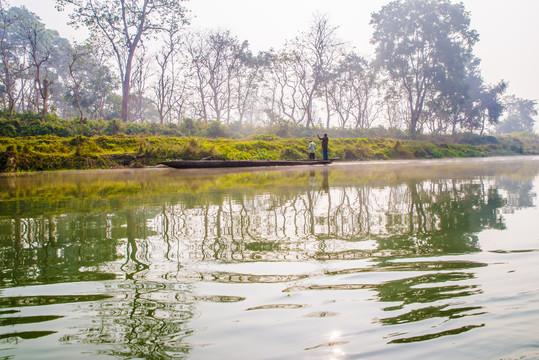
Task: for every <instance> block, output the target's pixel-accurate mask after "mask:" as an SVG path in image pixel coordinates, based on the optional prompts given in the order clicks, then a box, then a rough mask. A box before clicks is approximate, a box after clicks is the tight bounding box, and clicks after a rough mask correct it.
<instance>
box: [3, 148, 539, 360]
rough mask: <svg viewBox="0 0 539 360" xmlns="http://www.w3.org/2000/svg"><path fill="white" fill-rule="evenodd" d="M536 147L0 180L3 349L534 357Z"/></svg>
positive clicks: (202, 355) (537, 319) (538, 350)
mask: <svg viewBox="0 0 539 360" xmlns="http://www.w3.org/2000/svg"><path fill="white" fill-rule="evenodd" d="M538 192H539V157H518V158H489V159H464V160H443V161H437V160H428V161H395V162H369V163H350V164H332V165H330V166H314V167H299V168H298V167H296V168H267V169H266V168H265V169H256V170H253V171H245V170H219V171H215V170H214V171H211V170H207V171H205V170H196V171H194V170H176V169H168V168H153V169H138V170H108V171H80V172H79V171H68V172H47V173H30V174H19V175H2V176H0V258H1V263H2V267H1V274H0V280H1V284H0V358H1V359H74V358H96V359H178V358H185V359H419V358H423V359H448V358H458V359H538V358H539V325H538V324H539V210H538V199H537V194H538Z"/></svg>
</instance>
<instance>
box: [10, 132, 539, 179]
mask: <svg viewBox="0 0 539 360" xmlns="http://www.w3.org/2000/svg"><path fill="white" fill-rule="evenodd" d="M308 142H309V139H307V138H303V139H290V138H287V139H281V138H278V137H275V136H273V135H271V136H270V135H268V136H261V135H260V136H258V137H256V138H254V139H241V140H234V139H208V138H194V137H170V136H150V137H142V136H128V135H123V134H121V135H114V136H95V137H84V136H75V137H57V136H52V135H44V136H31V137H17V138H10V137H0V171H2V172H8V171H35V170H60V169H94V168H114V167H140V166H151V165H156V164H158V163H159V162H162V161H165V160H170V159H186V160H187V159H190V160H192V159H204V158H211V159H237V160H252V159H304V158H307V144H308ZM522 154H526V155H531V154H539V137H538V136H537V135H534V134H529V133H525V134H516V135H513V136H503V137H496V138H493V137H490V140H489V141H487V142H485V143H479V144H476V145H473V144H468V143H452V142H444V141H438V140H436V141H426V140H424V141H419V140H396V139H387V138H372V139H367V138H342V139H332V140H331V141H330V157H338V158H340V159H341V160H348V161H357V160H364V161H367V160H388V159H441V158H459V157H485V156H499V155H504V156H509V155H522ZM316 156H317V158H321V156H322V154H321V149H320V146H318V149H317V154H316Z"/></svg>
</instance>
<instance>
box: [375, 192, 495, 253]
mask: <svg viewBox="0 0 539 360" xmlns="http://www.w3.org/2000/svg"><path fill="white" fill-rule="evenodd" d="M408 189H409V198H408V199H407V201H406V202H405V203H406V204H407V210H406V212H404V211H403V209H402V208H401V209H390V210H389V211H388V213H387V219H388V222H387V234H386V235H385V236H382V237H379V238H378V241H379V244H380V248H381V249H401V250H405V249H408V250H411V251H413V252H419V253H438V252H443V253H450V252H451V253H464V252H469V251H477V250H478V249H477V237H476V235H475V234H476V233H478V232H480V231H481V230H483V229H485V228H492V229H503V228H504V227H505V225H504V223H503V218H502V216H501V214H500V213H499V209H500V208H501V207H503V206H504V205H505V201H504V200H503V199H502V197H501V195H500V194H499V192H498V190H497V188H485V184H484V183H475V182H473V181H469V182H454V181H444V182H438V183H410V184H408Z"/></svg>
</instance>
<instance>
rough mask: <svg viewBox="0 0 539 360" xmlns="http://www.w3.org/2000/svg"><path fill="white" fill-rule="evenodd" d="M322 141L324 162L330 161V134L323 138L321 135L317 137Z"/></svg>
mask: <svg viewBox="0 0 539 360" xmlns="http://www.w3.org/2000/svg"><path fill="white" fill-rule="evenodd" d="M316 136H318V138H319V139H320V140H322V153H323V154H324V161H328V144H329V138H328V134H324V136H323V137H320V135H318V134H317V135H316Z"/></svg>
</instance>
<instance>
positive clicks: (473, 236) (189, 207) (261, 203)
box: [0, 169, 531, 358]
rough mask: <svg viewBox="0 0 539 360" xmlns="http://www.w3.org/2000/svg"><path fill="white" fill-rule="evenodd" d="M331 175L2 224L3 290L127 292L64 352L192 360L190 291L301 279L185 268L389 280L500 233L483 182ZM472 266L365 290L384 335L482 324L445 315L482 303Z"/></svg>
mask: <svg viewBox="0 0 539 360" xmlns="http://www.w3.org/2000/svg"><path fill="white" fill-rule="evenodd" d="M332 174H333V172H330V171H329V170H328V169H324V170H322V171H318V170H316V171H315V172H314V173H313V172H308V173H305V176H304V181H303V183H301V184H297V186H288V187H283V188H278V187H275V188H271V189H268V190H264V191H260V192H256V191H255V192H247V191H243V190H242V189H239V190H236V189H235V188H234V189H232V190H230V189H214V190H211V191H202V192H201V193H199V194H197V193H195V192H191V193H188V192H180V193H179V194H165V195H163V196H156V197H154V198H151V197H149V198H147V199H146V198H145V200H144V202H143V201H142V200H137V201H139V202H137V201H133V202H122V201H116V200H114V201H110V204H109V205H108V206H106V207H105V208H104V209H103V210H102V211H101V212H95V213H87V212H82V211H81V210H80V209H85V208H87V206H82V205H81V206H79V205H77V206H76V207H75V208H74V209H70V210H71V211H69V212H64V213H63V214H61V215H48V214H47V212H43V211H41V212H39V211H38V212H37V214H36V212H34V213H32V214H31V215H30V214H26V215H22V216H19V217H6V216H4V217H1V218H0V242H1V244H2V247H1V248H0V256H1V258H2V261H3V264H5V267H4V268H5V269H9V270H7V271H4V272H3V273H1V274H0V276H1V279H2V281H3V282H4V284H19V285H24V284H38V283H48V282H51V283H56V282H62V281H73V282H74V281H82V280H104V279H112V278H115V277H116V276H118V275H119V276H118V277H121V278H123V279H125V281H123V282H122V283H120V284H118V283H117V282H115V283H114V284H112V285H111V286H110V288H109V290H110V291H109V292H107V295H110V296H112V298H109V299H104V300H100V301H96V302H94V303H92V306H93V307H94V308H93V310H95V311H96V313H97V314H98V315H96V316H95V318H93V320H92V321H93V322H94V325H95V326H92V327H91V328H84V329H79V330H78V331H77V333H76V334H74V335H72V336H71V337H70V338H69V339H65V341H66V342H68V343H69V342H79V341H80V342H94V343H100V344H111V345H113V346H114V348H115V349H116V350H115V352H114V353H112V355H115V356H118V357H126V358H132V357H140V358H166V357H167V356H168V357H170V354H174V356H176V357H183V356H185V354H187V353H188V352H189V351H190V349H189V346H188V345H186V343H185V338H186V337H187V336H188V334H189V332H190V330H189V327H188V321H189V320H190V319H191V318H192V317H193V312H194V308H195V301H198V299H197V298H196V296H195V295H193V294H192V291H191V289H190V286H189V279H194V278H196V279H203V280H204V281H218V282H238V283H241V282H258V283H265V282H268V283H276V282H286V281H295V280H298V279H301V278H302V277H303V275H295V276H290V275H286V274H285V275H281V276H277V275H264V276H256V275H252V274H228V273H208V274H206V273H189V272H190V271H191V272H194V271H196V270H194V267H190V266H188V265H189V264H190V263H195V262H197V261H200V260H212V261H214V260H217V261H222V262H248V261H304V260H310V259H357V258H367V257H368V258H374V259H375V260H377V261H378V267H379V269H380V270H381V271H385V269H386V268H387V267H388V266H389V265H390V262H389V260H390V259H391V260H394V259H395V258H396V257H401V258H406V257H409V256H410V255H415V254H427V255H428V254H447V253H451V254H461V253H468V252H472V251H477V250H478V248H477V233H479V232H480V231H481V230H483V229H485V228H497V229H502V228H503V227H504V221H503V218H502V216H501V212H500V209H501V208H502V207H504V206H505V202H506V199H504V198H503V197H502V194H503V191H502V192H500V191H499V190H498V189H499V185H498V184H496V183H494V182H493V181H492V180H484V181H482V180H481V179H479V180H477V179H474V180H453V179H442V180H440V179H438V180H432V181H422V182H418V181H412V180H408V181H406V182H397V183H394V184H390V185H388V184H387V183H383V184H382V185H380V186H377V187H373V186H371V185H369V184H367V183H366V182H364V183H361V182H356V183H354V182H347V183H345V184H339V183H338V182H337V181H334V178H332ZM257 176H259V178H262V175H257ZM295 179H296V178H291V179H290V181H294V180H295ZM262 180H263V179H261V181H262ZM235 181H237V180H235ZM285 181H286V179H285ZM313 181H314V186H313ZM130 186H133V184H130ZM517 188H518V187H517ZM524 188H525V187H524V186H522V187H520V188H519V189H524ZM519 191H520V190H519ZM508 192H509V193H510V194H514V193H515V191H513V190H511V191H509V190H508ZM528 193H529V190H528V191H527V192H526V191H525V190H523V192H522V196H521V197H522V199H521V200H519V204H526V202H525V198H526V196H528V195H526V194H528ZM519 194H520V192H519ZM530 195H531V194H530ZM519 198H520V197H519ZM91 205H92V204H90V205H89V206H90V207H91ZM10 206H11V205H10ZM46 206H47V209H51V208H54V205H51V204H46ZM6 212H7V211H6ZM365 243H373V244H374V245H373V246H370V247H366V246H364V244H365ZM400 266H401V267H402V266H404V265H402V264H401V265H400ZM474 266H475V265H474V264H462V266H461V267H460V268H458V267H457V268H455V267H448V268H443V269H440V268H435V269H434V270H433V271H430V272H429V270H425V269H422V268H419V269H418V268H411V269H407V268H404V267H403V268H402V269H401V270H402V271H410V270H411V271H416V270H417V271H423V272H425V271H426V272H427V273H426V274H422V275H416V276H414V277H409V278H404V279H399V280H394V281H389V282H387V283H383V284H378V285H375V286H374V289H375V291H377V293H378V297H379V300H380V301H382V302H391V303H394V302H398V303H399V304H398V305H396V306H393V307H387V308H386V309H385V310H387V311H388V314H390V315H388V317H386V318H383V319H380V320H379V321H380V323H382V324H387V325H398V324H403V323H407V322H414V321H422V320H424V319H432V318H441V319H444V318H445V319H453V318H456V317H459V316H469V315H474V314H477V313H480V309H478V308H470V307H459V306H456V305H454V304H453V303H451V301H452V300H454V299H458V298H460V297H464V296H471V295H474V294H476V293H478V292H479V291H480V289H478V288H476V287H474V286H473V285H470V284H469V282H470V280H473V278H471V277H470V276H471V275H470V273H468V272H467V271H466V270H467V269H470V268H473V267H474ZM440 271H442V272H440ZM210 298H211V299H210V301H216V302H223V301H239V299H232V298H226V299H223V298H222V297H210ZM434 303H436V304H434ZM412 304H413V305H414V306H409V305H412ZM417 304H425V306H423V307H421V305H419V306H418V305H417ZM410 308H412V309H410ZM392 312H395V313H394V314H392ZM473 326H480V325H467V326H465V327H462V328H459V329H441V330H440V331H438V333H432V334H430V335H428V336H434V337H435V336H437V334H438V335H439V334H444V332H446V331H454V332H459V331H461V332H462V331H467V330H469V329H471V328H473ZM428 336H427V337H428ZM427 337H425V338H414V337H403V338H399V339H395V342H406V341H419V340H424V339H426V338H427ZM167 354H169V355H167Z"/></svg>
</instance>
